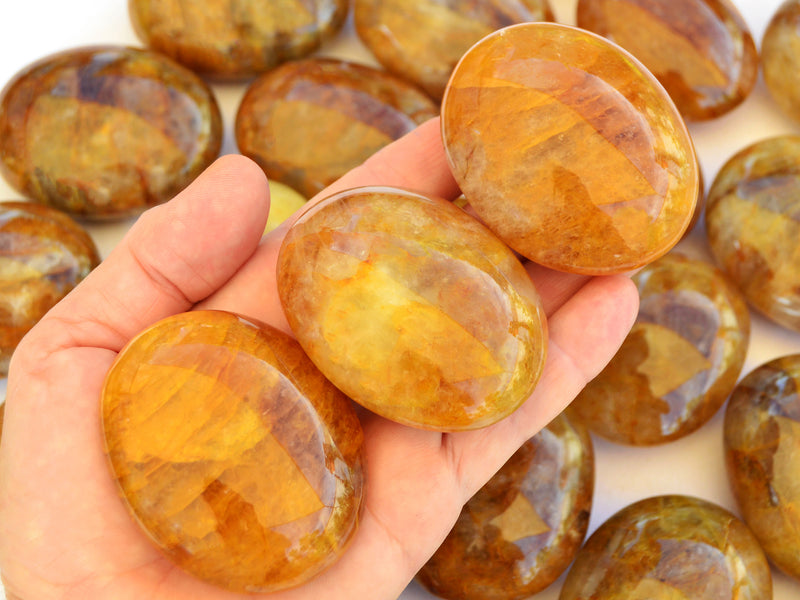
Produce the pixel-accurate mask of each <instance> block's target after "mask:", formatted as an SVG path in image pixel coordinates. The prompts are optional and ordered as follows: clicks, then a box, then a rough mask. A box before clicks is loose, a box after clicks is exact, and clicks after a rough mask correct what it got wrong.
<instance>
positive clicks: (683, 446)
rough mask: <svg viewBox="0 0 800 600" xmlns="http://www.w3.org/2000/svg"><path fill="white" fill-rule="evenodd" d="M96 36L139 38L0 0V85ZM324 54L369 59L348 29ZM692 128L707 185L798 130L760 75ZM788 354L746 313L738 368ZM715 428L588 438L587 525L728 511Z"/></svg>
mask: <svg viewBox="0 0 800 600" xmlns="http://www.w3.org/2000/svg"><path fill="white" fill-rule="evenodd" d="M668 1H669V0H665V2H668ZM780 1H781V0H738V1H736V4H737V6H738V8H739V10H740V12H741V13H742V15H743V16H744V18H745V20H746V21H747V23H748V25H749V27H750V29H751V32H752V33H753V35H754V37H755V39H756V42H757V43H758V44H759V46H760V40H761V36H762V34H763V31H764V28H765V27H766V24H767V22H768V21H769V19H770V17H771V16H772V14H773V13H774V11H775V10H776V9H777V7H778V5H779V4H780ZM550 3H551V6H552V7H553V10H554V12H555V13H556V18H557V20H558V21H559V22H561V23H565V24H574V22H575V3H576V0H550ZM200 4H202V3H200ZM97 43H111V44H129V45H141V44H140V42H139V40H138V39H137V38H136V36H135V34H134V33H133V30H132V29H131V26H130V22H129V19H128V13H127V5H126V0H0V86H2V85H4V84H5V82H6V81H8V79H10V78H11V76H12V75H13V74H14V73H16V72H17V71H18V70H19V69H21V68H23V67H24V66H25V65H27V64H28V63H30V62H32V61H34V60H36V59H38V58H40V57H42V56H44V55H46V54H49V53H51V52H55V51H59V50H63V49H66V48H70V47H75V46H79V45H86V44H97ZM322 53H323V54H326V55H332V56H338V57H341V58H349V59H356V60H360V61H361V62H367V63H371V64H373V65H374V64H375V63H374V61H373V60H372V59H371V58H370V57H369V55H368V54H367V53H366V51H365V50H364V49H363V47H361V45H360V43H359V42H358V40H357V38H356V36H355V35H354V34H353V31H352V27H351V26H349V27H348V28H347V29H346V30H345V31H344V32H342V34H341V35H340V36H339V37H338V38H337V39H336V40H334V41H333V42H332V43H330V44H328V45H327V46H326V47H325V48H324V49H323V51H322ZM243 89H244V88H243V87H242V86H235V85H226V86H219V85H217V86H214V91H215V93H216V95H217V99H218V100H219V102H220V105H221V108H222V111H223V114H224V118H225V122H226V137H225V142H224V147H223V152H224V153H230V152H236V148H235V143H234V141H233V135H232V130H231V123H232V120H233V116H234V115H235V111H236V107H237V105H238V101H239V98H240V97H241V94H242V92H243ZM690 130H691V133H692V135H693V137H694V140H695V143H696V145H697V151H698V155H699V157H700V162H701V165H702V168H703V171H704V174H705V177H706V182H707V185H708V184H709V183H710V182H711V180H712V179H713V177H714V175H715V174H716V173H717V171H718V169H719V167H720V166H721V165H722V163H723V162H724V161H725V160H727V158H729V157H730V156H731V155H732V154H733V153H734V152H736V151H738V150H739V149H741V148H743V147H744V146H745V145H747V144H749V143H751V142H754V141H756V140H759V139H762V138H764V137H768V136H771V135H778V134H784V133H800V127H798V126H797V125H795V124H793V123H792V122H791V121H789V119H788V118H786V117H784V116H783V115H781V114H779V112H778V110H777V108H776V106H775V105H774V104H773V102H772V100H771V99H770V98H769V96H768V94H767V92H766V89H765V87H764V84H763V81H762V80H761V79H759V83H758V86H757V88H756V90H755V91H754V93H753V94H752V95H751V96H750V97H749V98H748V100H747V101H746V102H745V103H744V104H743V105H742V106H740V107H739V108H737V109H736V110H734V111H733V112H732V113H729V114H728V115H726V116H723V117H721V118H720V119H717V120H715V121H712V122H709V123H704V124H693V125H690ZM17 198H20V195H19V194H18V193H17V192H15V191H14V190H12V189H11V188H10V187H8V185H7V184H6V183H5V182H4V181H2V180H0V200H7V199H17ZM130 224H131V222H130V221H128V222H122V223H115V224H102V225H89V226H87V228H88V229H89V231H90V232H91V234H92V235H93V237H94V239H95V241H96V242H97V244H98V246H99V247H100V250H101V253H102V254H103V256H106V255H107V254H108V252H109V251H110V249H111V248H112V247H113V246H114V244H115V243H116V242H117V240H118V239H119V238H120V236H121V235H122V234H123V233H124V231H125V230H126V229H127V228H128V227H129V226H130ZM680 249H683V250H685V251H687V252H689V253H692V254H694V255H699V256H708V254H707V250H706V246H705V239H704V235H703V231H702V224H701V225H700V226H699V227H698V228H697V229H696V230H695V232H694V233H693V234H692V235H691V236H690V237H689V239H688V240H687V241H685V242H682V244H681V246H680ZM795 352H800V334H797V333H792V332H789V331H786V330H782V329H781V328H779V327H778V326H776V325H772V324H771V323H769V322H767V321H766V320H764V319H763V318H761V317H759V316H756V315H754V316H753V336H752V341H751V347H750V352H749V354H748V359H747V363H746V364H745V367H744V370H743V374H745V373H747V372H749V371H750V370H752V369H753V368H755V367H756V366H758V365H760V364H762V363H763V362H766V361H767V360H770V359H772V358H775V357H777V356H782V355H786V354H790V353H795ZM0 387H1V388H2V389H0V391H2V392H3V393H4V392H5V382H4V381H0ZM721 427H722V413H721V412H720V413H719V414H718V415H717V416H716V417H715V418H714V419H713V420H712V421H711V422H710V423H709V424H707V425H706V426H705V427H703V428H702V429H701V430H699V431H698V432H696V433H694V434H692V435H690V436H688V437H687V438H684V439H683V440H679V441H677V442H673V443H672V444H669V445H666V446H661V447H657V448H648V449H637V448H626V447H621V446H614V445H612V444H609V443H606V442H602V441H600V440H597V439H596V440H595V442H596V443H595V449H596V454H597V471H596V488H595V500H594V507H593V513H592V520H591V524H590V531H593V530H594V529H596V528H597V526H598V525H600V523H602V522H603V521H604V520H605V519H606V518H608V517H609V516H611V514H613V513H614V512H616V511H617V510H619V509H620V508H622V507H623V506H625V505H627V504H629V503H631V502H634V501H636V500H639V499H641V498H644V497H647V496H651V495H655V494H665V493H682V494H691V495H695V496H699V497H702V498H705V499H707V500H711V501H714V502H717V503H718V504H720V505H722V506H724V507H726V508H728V509H729V510H732V511H734V512H736V506H735V503H734V500H733V497H732V495H731V493H730V491H729V488H728V483H727V480H726V477H725V470H724V462H723V453H722V433H721ZM799 476H800V474H799ZM562 578H563V577H562ZM774 583H775V589H774V598H775V600H797V599H798V598H800V583H798V582H794V581H792V580H790V579H789V578H787V577H785V576H783V575H780V574H778V573H775V572H774ZM559 584H560V580H559V582H557V583H556V584H554V585H553V586H551V587H550V588H548V589H547V590H545V591H543V592H542V593H540V594H539V595H537V596H536V598H537V600H539V599H541V600H556V599H557V597H558V588H559ZM429 598H432V596H430V595H428V594H427V593H425V592H424V591H422V590H421V589H420V588H419V587H417V586H416V585H415V584H411V586H409V588H408V589H407V590H406V591H405V592H404V593H403V595H402V599H403V600H423V599H429Z"/></svg>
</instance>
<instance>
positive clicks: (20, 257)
mask: <svg viewBox="0 0 800 600" xmlns="http://www.w3.org/2000/svg"><path fill="white" fill-rule="evenodd" d="M99 263H100V255H99V253H98V250H97V247H96V246H95V243H94V241H93V240H92V238H91V237H90V236H89V234H88V233H87V232H86V231H85V230H84V229H83V227H81V226H80V225H79V224H78V223H76V222H75V221H73V220H72V219H71V218H70V217H68V216H67V215H66V214H64V213H62V212H60V211H57V210H55V209H52V208H49V207H47V206H42V205H40V204H35V203H33V202H16V201H11V202H0V374H6V373H8V363H9V361H10V360H11V355H12V354H13V353H14V350H15V349H16V347H17V344H19V342H20V340H21V339H22V337H23V336H24V335H25V334H26V333H28V331H30V329H31V328H32V327H33V326H34V325H36V323H38V322H39V320H40V319H41V318H42V317H43V316H44V314H45V313H46V312H47V311H48V310H50V309H51V308H52V307H53V306H55V304H56V303H57V302H58V301H59V300H61V299H62V298H63V297H64V296H66V295H67V294H68V293H69V292H70V290H72V288H74V287H75V286H76V285H78V283H80V282H81V281H82V280H83V278H84V277H86V276H87V275H88V274H89V272H90V271H91V270H92V269H94V268H95V267H96V266H97V265H98V264H99Z"/></svg>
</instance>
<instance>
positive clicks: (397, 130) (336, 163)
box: [236, 58, 438, 198]
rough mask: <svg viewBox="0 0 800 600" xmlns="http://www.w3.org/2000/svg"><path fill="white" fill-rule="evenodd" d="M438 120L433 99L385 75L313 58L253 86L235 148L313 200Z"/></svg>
mask: <svg viewBox="0 0 800 600" xmlns="http://www.w3.org/2000/svg"><path fill="white" fill-rule="evenodd" d="M437 114H438V108H437V107H436V105H435V104H434V103H433V101H432V100H431V99H430V98H428V97H427V96H426V95H425V94H423V93H422V92H421V91H419V90H418V89H416V88H414V87H412V86H411V85H409V84H408V83H406V82H404V81H402V80H400V79H398V78H396V77H394V76H392V75H389V74H388V73H386V72H384V71H379V70H378V69H374V68H372V67H368V66H366V65H360V64H356V63H352V62H349V61H341V60H334V59H328V58H313V59H307V60H302V61H295V62H292V63H287V64H285V65H283V66H281V67H279V68H277V69H275V70H274V71H270V72H269V73H266V74H265V75H263V76H262V77H260V78H259V79H257V80H256V81H254V82H253V83H252V84H251V85H250V87H249V88H248V89H247V92H246V93H245V96H244V98H243V99H242V102H241V104H240V106H239V110H238V112H237V115H236V142H237V144H238V146H239V150H240V151H241V152H242V154H244V155H245V156H249V157H250V158H252V159H253V160H254V161H256V162H257V163H258V164H259V165H260V166H261V168H262V169H263V170H264V172H265V173H266V174H267V176H268V177H270V178H272V179H276V180H277V181H280V182H282V183H285V184H286V185H288V186H290V187H292V188H294V189H295V190H297V191H298V192H300V193H301V194H302V195H304V196H305V197H307V198H311V197H312V196H314V195H315V194H316V193H317V192H320V191H321V190H323V189H324V188H325V187H327V186H328V185H329V184H331V183H333V182H334V181H335V180H337V179H338V178H339V177H341V176H342V175H344V174H345V173H347V172H348V171H349V170H350V169H352V168H353V167H357V166H358V165H360V164H361V163H362V162H364V161H365V160H366V159H367V158H369V157H370V156H371V155H372V154H374V153H375V152H377V151H378V150H379V149H381V148H382V147H384V146H386V145H387V144H389V143H390V142H392V141H394V140H396V139H397V138H399V137H402V136H403V135H405V134H406V133H408V132H409V131H411V130H412V129H414V128H415V127H416V126H417V125H419V124H420V123H422V122H423V121H427V120H428V119H430V118H432V117H435V116H436V115H437Z"/></svg>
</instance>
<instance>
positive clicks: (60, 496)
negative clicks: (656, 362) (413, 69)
mask: <svg viewBox="0 0 800 600" xmlns="http://www.w3.org/2000/svg"><path fill="white" fill-rule="evenodd" d="M370 184H382V185H394V186H401V187H407V188H411V189H414V190H417V191H420V192H424V193H427V194H430V195H436V196H440V197H442V198H447V199H453V198H455V197H457V196H458V194H459V190H458V187H457V185H456V183H455V181H454V180H453V178H452V175H451V174H450V170H449V168H448V166H447V161H446V157H445V151H444V148H443V147H442V142H441V135H440V133H439V122H438V119H434V120H432V121H429V122H428V123H425V124H423V125H422V126H420V127H419V128H417V129H416V130H415V131H413V132H412V133H410V134H408V135H407V136H406V137H404V138H402V139H400V140H398V141H397V142H395V143H393V144H391V145H389V146H387V147H386V148H384V149H383V150H382V151H380V152H379V153H377V154H376V155H375V156H373V157H372V158H371V159H369V160H368V161H367V162H366V163H364V164H363V165H362V166H361V167H359V168H357V169H355V170H353V171H351V172H350V173H349V174H347V175H345V176H344V177H343V178H342V179H341V180H339V181H338V182H336V183H335V184H333V185H332V186H331V187H330V188H328V190H326V191H325V192H323V193H322V194H320V195H319V196H318V197H317V198H315V199H312V200H311V202H314V201H316V200H317V199H319V198H320V197H322V196H324V195H327V194H329V193H330V192H332V191H334V190H340V189H345V188H350V187H357V186H362V185H370ZM268 211H269V193H268V187H267V183H266V180H265V178H264V175H263V174H262V172H261V170H260V169H259V168H258V167H257V166H256V165H255V164H254V163H252V162H250V161H249V160H248V159H246V158H244V157H241V156H234V155H230V156H225V157H222V158H220V159H219V160H218V161H217V162H215V163H214V164H213V165H212V166H211V167H210V168H209V169H208V170H207V171H206V172H205V173H204V174H203V175H201V176H200V177H199V178H198V179H197V180H196V181H195V182H194V183H193V184H192V185H191V186H189V187H188V188H187V189H186V190H184V191H183V192H182V193H180V194H179V195H178V196H177V197H176V198H175V199H173V200H172V201H170V202H168V203H166V204H164V205H161V206H158V207H156V208H153V209H151V210H148V211H147V212H146V213H144V214H143V215H142V216H141V217H140V218H139V219H138V221H137V222H136V223H135V224H134V226H133V227H132V228H131V229H130V231H129V232H128V234H127V235H126V236H125V237H124V238H123V240H122V241H121V242H120V243H119V244H118V246H117V247H116V248H115V249H114V250H113V252H112V253H111V254H110V255H109V256H108V258H106V260H104V261H103V263H102V264H101V265H100V266H99V267H97V268H96V269H95V270H94V271H93V272H92V273H91V274H90V275H89V277H87V278H86V279H85V280H84V281H83V282H82V283H81V284H80V285H79V286H78V287H77V288H76V289H75V290H73V292H72V293H70V294H69V295H68V296H67V297H66V298H65V299H64V300H63V301H62V302H61V303H59V304H58V305H57V306H56V307H54V308H53V309H52V310H51V311H50V312H49V313H48V314H47V315H46V316H45V317H44V318H43V319H42V320H41V321H40V323H39V324H38V325H37V326H36V327H35V328H34V329H33V330H32V331H31V332H30V333H29V334H28V335H27V336H26V337H25V339H24V340H23V341H22V343H21V344H20V345H19V347H18V349H17V351H16V352H15V354H14V356H13V359H12V364H11V368H10V373H9V378H8V393H7V399H6V417H5V426H4V427H5V428H4V431H3V436H2V444H0V571H1V572H2V578H3V581H4V585H5V587H6V594H7V597H8V598H9V599H21V600H53V599H64V600H66V599H69V600H94V599H104V600H105V599H113V600H128V599H130V600H134V599H135V600H141V599H142V598H147V599H150V600H161V599H164V600H167V599H169V600H233V599H235V598H246V597H247V598H249V597H252V595H243V594H236V593H232V592H228V591H225V590H221V589H218V588H216V587H213V586H211V585H209V584H206V583H204V582H202V581H200V580H197V579H195V578H193V577H191V576H190V575H187V574H186V573H184V572H183V571H181V570H180V569H179V568H177V567H175V566H174V565H172V564H171V563H170V562H169V561H168V560H167V559H166V558H164V557H163V556H161V555H160V554H159V552H158V551H157V550H156V549H155V546H154V545H153V544H152V543H151V542H150V541H149V540H148V538H147V536H146V535H145V534H144V533H143V531H142V530H141V529H140V528H139V527H138V525H137V524H136V523H135V522H134V520H133V519H132V518H131V516H130V514H129V512H128V510H127V508H126V507H125V506H124V504H123V502H122V501H121V499H120V497H119V492H118V488H117V486H116V483H115V482H114V480H113V479H112V476H111V474H110V470H109V466H108V461H107V458H106V456H105V454H104V449H103V434H102V429H101V422H100V390H101V387H102V385H103V380H104V377H105V374H106V371H107V370H108V368H109V367H110V365H111V363H112V361H113V360H114V358H115V357H116V355H117V353H118V352H119V351H120V349H121V348H122V347H123V346H124V345H125V343H126V342H128V340H130V339H131V338H132V337H133V336H134V335H135V334H137V333H139V332H140V331H141V330H143V329H144V328H146V327H148V326H149V325H151V324H152V323H154V322H156V321H157V320H159V319H161V318H164V317H166V316H169V315H172V314H175V313H178V312H183V311H187V310H190V309H192V308H216V309H224V310H229V311H232V312H236V313H239V314H242V315H244V316H246V317H249V318H252V319H257V320H259V321H262V322H265V323H269V324H271V325H274V326H276V327H278V328H280V329H283V330H285V331H288V330H289V329H288V325H287V323H286V321H285V318H284V316H283V312H282V310H281V307H280V303H279V300H278V295H277V290H276V286H275V260H276V255H277V251H278V249H279V247H280V242H281V239H282V238H283V236H284V234H285V231H286V227H287V226H286V225H284V226H281V227H279V228H278V229H276V230H275V231H273V232H272V233H270V234H269V235H267V236H265V237H264V238H263V239H262V235H261V234H262V232H263V229H264V224H265V222H266V219H267V214H268ZM526 268H527V269H528V272H529V273H530V275H531V277H532V278H533V281H534V283H535V284H536V287H537V289H538V290H539V293H540V294H541V296H542V300H543V303H544V306H545V310H546V313H547V314H548V324H549V331H550V340H549V352H548V359H547V363H546V366H545V370H544V373H543V375H542V378H541V380H540V382H539V384H538V386H537V388H536V390H535V392H534V394H533V395H532V397H531V398H530V399H529V400H528V401H527V402H526V403H525V404H524V405H523V406H522V407H521V408H520V409H519V410H517V411H516V412H515V413H514V414H512V415H511V416H509V417H507V418H506V419H504V420H502V421H500V422H499V423H496V424H494V425H492V426H490V427H487V428H484V429H479V430H475V431H469V432H459V433H438V432H432V431H422V430H417V429H413V428H409V427H405V426H402V425H399V424H396V423H393V422H390V421H387V420H385V419H382V418H380V417H377V416H375V415H372V414H369V413H366V411H364V412H363V413H362V422H363V426H364V432H365V453H366V465H367V467H366V468H367V471H366V496H365V504H364V509H363V514H362V518H361V522H360V526H359V528H358V531H357V532H356V534H355V536H354V538H353V539H352V541H351V543H350V546H349V547H348V549H347V551H346V552H345V553H344V554H343V556H342V557H341V559H340V560H339V561H338V562H336V563H335V564H334V565H333V566H332V567H331V568H330V569H329V570H327V571H325V572H324V573H322V574H321V575H320V576H318V577H317V578H315V579H313V580H311V581H310V582H308V583H306V584H304V585H302V586H300V587H297V588H294V589H290V590H286V591H283V592H278V593H274V594H267V595H266V597H268V598H270V600H273V599H274V600H301V599H309V600H311V599H314V600H316V599H319V598H326V599H327V600H336V599H347V600H352V599H354V598H355V599H364V600H367V599H369V600H382V599H387V600H388V599H393V598H397V597H398V596H399V595H400V594H401V593H402V591H403V589H404V588H405V587H406V585H407V584H408V582H409V581H410V580H411V579H412V577H413V576H414V574H415V573H416V571H417V570H418V569H419V568H420V567H421V566H422V565H423V564H424V562H425V561H426V560H427V559H428V558H429V557H430V555H431V554H432V553H433V552H434V551H435V550H436V548H437V547H438V546H439V544H440V543H441V542H442V540H443V539H444V537H445V536H446V535H447V533H448V531H449V530H450V528H451V527H452V525H453V523H454V522H455V519H456V517H457V516H458V514H459V511H460V510H461V507H462V506H463V504H464V503H465V502H466V500H467V499H469V498H470V496H471V495H472V494H474V493H475V492H476V491H477V490H478V489H479V488H480V487H481V486H482V485H483V484H484V483H485V482H486V481H487V480H488V479H489V477H491V475H492V474H493V473H494V472H495V471H497V469H499V468H500V467H501V466H502V465H503V464H504V462H505V461H506V460H507V459H508V458H509V457H510V456H511V454H513V453H514V452H515V451H516V450H517V448H518V447H519V446H520V445H521V444H522V443H523V442H524V441H525V440H527V439H528V438H530V437H531V436H533V435H534V434H535V433H536V432H537V431H539V429H541V428H542V427H543V426H544V425H545V424H546V423H547V422H548V421H550V420H551V419H552V418H553V417H554V416H556V415H557V414H558V413H559V412H560V411H561V410H562V409H563V408H564V407H565V406H566V405H567V404H568V403H569V402H570V401H571V400H572V399H573V398H574V397H575V395H576V394H577V393H578V391H579V390H580V389H581V388H582V387H583V386H584V385H585V383H586V382H587V381H589V380H590V379H591V378H592V377H594V376H595V375H596V374H597V373H598V372H599V371H600V369H601V368H602V367H603V366H605V364H606V363H607V362H608V361H609V360H610V358H611V357H612V356H613V354H614V353H615V352H616V350H617V349H618V347H619V345H620V344H621V342H622V340H623V339H624V337H625V335H626V334H627V332H628V331H629V329H630V327H631V325H632V323H633V320H634V318H635V316H636V312H637V307H638V296H637V293H636V289H635V288H634V286H633V284H632V282H631V281H630V279H628V278H627V277H625V276H622V275H614V276H606V277H596V278H589V277H586V276H578V275H570V274H565V273H557V272H554V271H550V270H548V269H545V268H543V267H539V266H536V265H533V264H526ZM256 596H258V595H256Z"/></svg>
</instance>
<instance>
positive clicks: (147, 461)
mask: <svg viewBox="0 0 800 600" xmlns="http://www.w3.org/2000/svg"><path fill="white" fill-rule="evenodd" d="M102 411H103V428H104V431H105V439H106V447H107V451H108V457H109V459H110V462H111V468H112V471H113V473H114V476H115V477H116V479H117V482H118V483H119V486H120V488H121V489H122V492H123V495H124V498H125V500H126V501H127V503H128V506H129V508H130V509H131V511H132V512H133V514H134V515H135V517H136V519H137V521H138V523H139V524H140V525H141V526H142V527H143V528H144V530H145V531H146V532H147V533H148V534H149V536H150V538H151V539H152V540H153V541H154V542H155V543H156V545H157V546H158V548H159V549H160V550H161V551H162V552H163V553H164V554H166V555H167V556H168V557H169V558H170V559H171V560H172V561H173V562H175V563H176V564H178V565H179V566H180V567H182V568H183V569H185V570H186V571H188V572H189V573H191V574H193V575H195V576H196V577H198V578H200V579H203V580H205V581H208V582H210V583H213V584H216V585H218V586H221V587H224V588H227V589H229V590H233V591H240V592H271V591H276V590H280V589H284V588H287V587H292V586H295V585H299V584H301V583H304V582H305V581H307V580H308V579H310V578H312V577H314V576H315V575H317V574H319V573H320V572H321V571H322V570H324V569H325V568H327V567H328V566H330V565H331V564H333V562H335V560H336V559H337V558H338V557H339V556H340V555H341V553H342V552H343V551H344V549H345V547H346V544H347V542H348V541H349V539H350V538H351V536H352V534H353V532H354V531H355V529H356V526H357V521H358V515H359V510H360V506H361V497H362V490H363V486H362V482H363V474H362V455H361V446H362V441H363V433H362V431H361V424H360V422H359V421H358V418H357V417H356V414H355V411H354V410H353V406H352V403H351V402H350V400H349V399H348V398H347V397H346V396H344V395H343V394H342V393H341V392H340V391H339V390H337V389H336V388H335V387H334V386H333V385H331V384H330V383H329V382H328V381H327V380H326V379H325V378H324V377H323V376H322V375H321V374H320V373H319V371H318V370H317V369H316V368H315V367H314V365H313V364H312V363H311V362H310V361H309V360H308V357H307V356H306V355H305V354H304V353H303V351H302V349H301V348H300V346H299V345H298V344H297V342H295V341H294V340H293V339H292V338H290V337H289V336H288V335H286V334H284V333H282V332H280V331H278V330H276V329H273V328H270V327H267V326H258V325H255V324H253V323H250V322H248V321H245V320H244V319H242V318H240V317H238V316H236V315H233V314H231V313H226V312H219V311H196V312H190V313H184V314H179V315H175V316H173V317H169V318H167V319H164V320H163V321H160V322H159V323H156V324H155V325H154V326H153V327H151V328H150V329H148V330H146V331H145V332H143V333H142V334H140V335H139V336H138V337H136V338H134V339H133V340H132V341H131V342H130V343H129V344H128V346H126V348H124V349H123V351H122V352H121V353H120V355H119V357H118V358H117V361H116V362H115V363H114V365H113V366H112V367H111V369H110V371H109V373H108V376H107V378H106V383H105V387H104V389H103V400H102Z"/></svg>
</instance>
